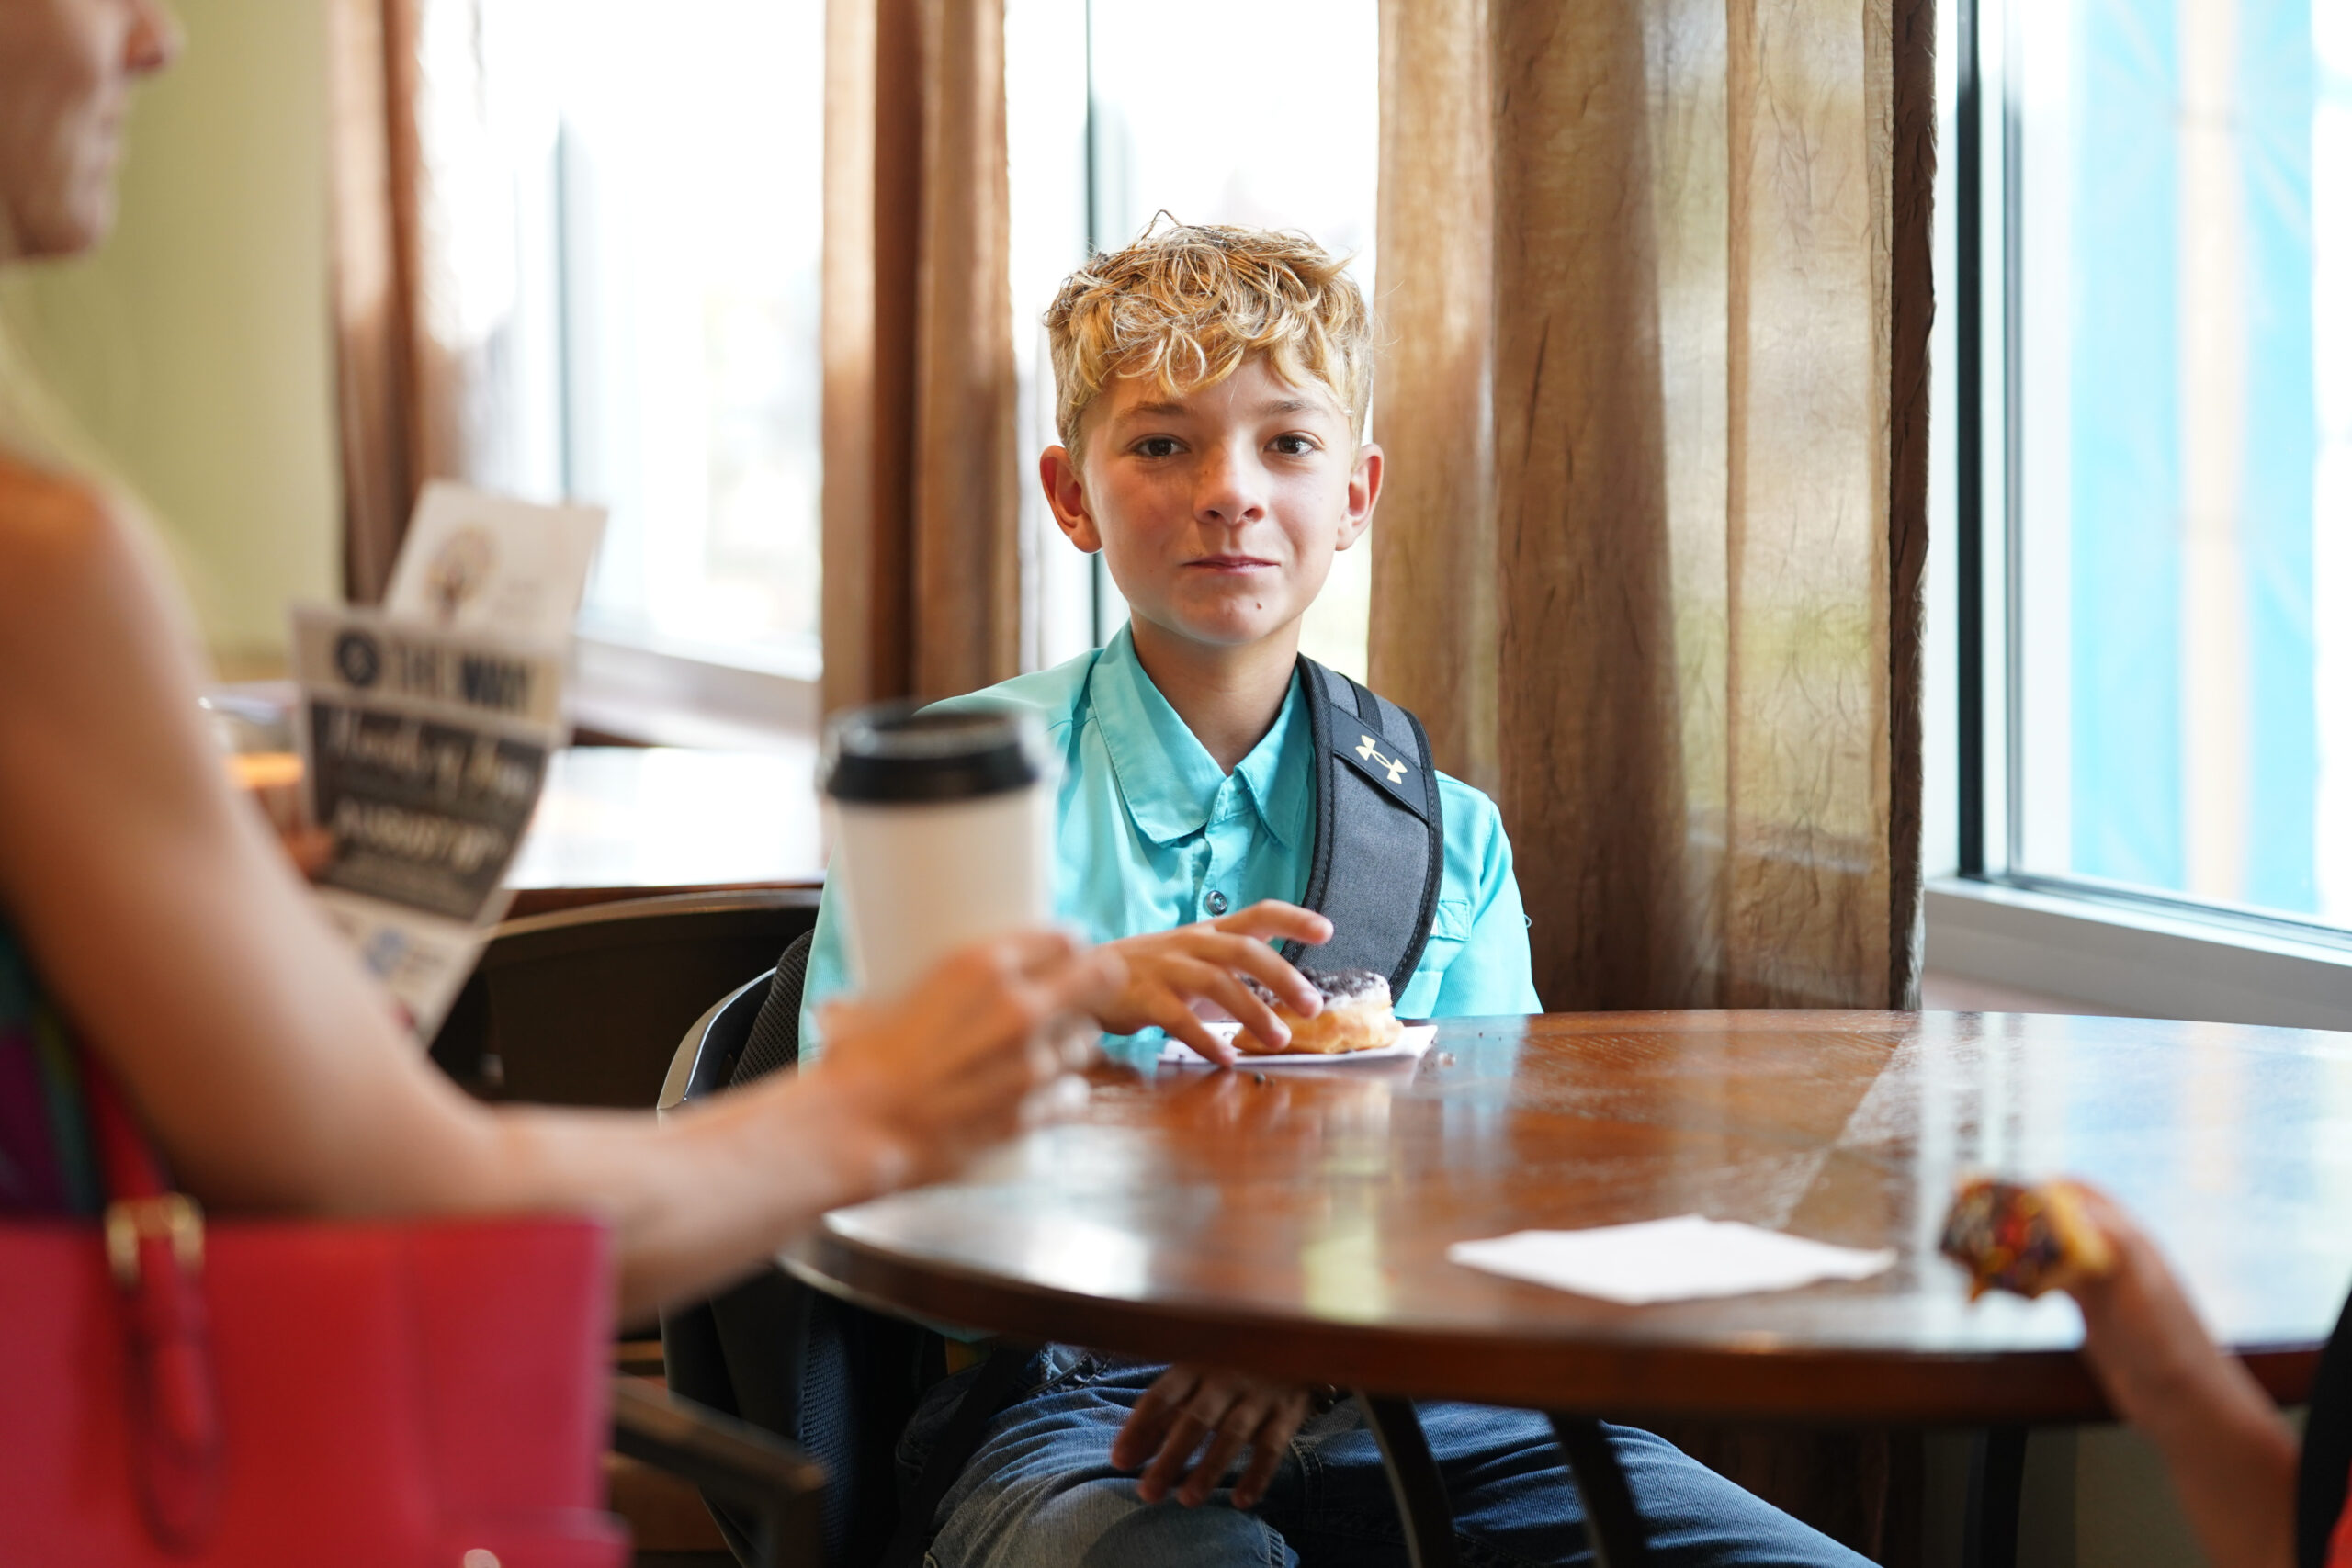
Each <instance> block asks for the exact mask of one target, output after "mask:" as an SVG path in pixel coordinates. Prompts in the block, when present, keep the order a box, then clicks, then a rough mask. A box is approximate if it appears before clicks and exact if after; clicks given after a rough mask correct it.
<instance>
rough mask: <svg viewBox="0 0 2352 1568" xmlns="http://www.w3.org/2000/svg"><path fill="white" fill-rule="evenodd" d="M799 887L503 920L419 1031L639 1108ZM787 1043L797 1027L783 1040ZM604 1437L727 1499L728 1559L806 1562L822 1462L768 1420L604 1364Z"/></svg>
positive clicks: (438, 1046) (501, 1095)
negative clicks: (610, 1373)
mask: <svg viewBox="0 0 2352 1568" xmlns="http://www.w3.org/2000/svg"><path fill="white" fill-rule="evenodd" d="M817 898H818V896H817V895H816V894H815V893H814V892H810V891H807V890H803V889H790V890H777V891H763V892H746V893H723V894H685V895H674V896H668V897H651V898H637V899H628V900H625V901H616V902H612V903H605V904H597V905H592V906H588V907H584V908H575V909H566V910H561V911H559V912H557V913H553V914H548V915H543V916H537V917H534V918H531V919H520V920H510V921H507V922H506V923H504V924H503V925H501V926H500V927H498V929H497V930H496V931H494V932H493V933H492V937H491V940H490V942H489V944H488V945H487V946H486V947H485V948H484V949H483V952H482V956H481V961H480V963H479V964H477V965H476V968H475V972H474V975H473V976H472V978H471V979H469V981H468V982H467V986H466V988H465V991H464V992H463V993H462V994H461V996H460V998H459V999H458V1004H457V1005H456V1006H455V1007H454V1008H452V1010H451V1011H450V1014H449V1016H448V1018H447V1020H446V1021H444V1023H443V1025H442V1027H441V1030H440V1032H439V1033H438V1034H437V1035H436V1036H435V1040H434V1043H433V1058H434V1060H435V1062H436V1063H438V1064H439V1065H440V1066H441V1067H442V1068H443V1070H445V1071H447V1072H448V1073H449V1075H450V1076H451V1077H454V1078H456V1079H457V1080H458V1082H459V1083H460V1084H461V1085H463V1086H465V1087H466V1088H467V1089H469V1091H471V1092H472V1093H474V1094H476V1095H478V1096H480V1097H481V1098H483V1099H486V1100H529V1101H534V1102H537V1103H542V1104H556V1105H583V1106H596V1105H605V1106H620V1107H625V1108H629V1109H638V1110H641V1109H643V1108H644V1107H646V1106H648V1105H650V1104H652V1103H653V1102H654V1100H656V1098H657V1097H658V1095H659V1093H660V1090H661V1087H662V1075H663V1073H664V1071H665V1069H666V1068H667V1066H668V1062H669V1056H670V1043H671V1042H672V1041H674V1040H675V1039H677V1037H678V1034H679V1032H680V1031H681V1030H682V1029H684V1027H685V1024H686V1021H688V1020H690V1019H692V1018H693V1017H694V1016H695V1013H696V1012H698V1011H699V1010H701V1009H702V1007H703V1004H704V1003H705V1002H706V1001H707V999H708V998H709V996H710V994H711V992H712V991H714V990H716V989H718V987H720V986H721V985H724V984H726V983H729V982H731V981H732V980H734V979H735V978H736V977H737V976H741V975H743V974H744V973H746V972H747V971H749V970H752V969H754V968H757V967H759V966H760V965H761V964H765V963H767V962H768V961H769V960H770V959H771V958H773V956H774V955H775V953H776V951H777V950H778V949H779V948H780V947H782V946H784V945H785V944H786V943H788V942H793V941H794V940H795V939H796V938H797V939H799V940H800V941H801V942H803V943H805V942H806V940H807V936H808V933H809V931H811V930H812V929H813V928H814V926H815V924H816V919H817ZM795 1043H796V1044H797V1031H796V1041H795ZM613 1425H614V1432H613V1448H614V1450H615V1451H616V1452H618V1453H620V1454H622V1455H624V1456H626V1457H628V1458H630V1459H634V1460H637V1461H640V1462H642V1463H645V1464H649V1465H651V1466H653V1467H654V1468H656V1469H659V1470H662V1471H665V1472H669V1473H671V1474H673V1475H676V1476H678V1477H680V1478H682V1479H683V1480H684V1481H685V1482H687V1483H689V1484H691V1485H693V1486H695V1487H696V1488H697V1489H698V1490H700V1492H701V1493H702V1495H703V1496H704V1497H705V1498H706V1499H707V1500H712V1501H714V1502H716V1503H717V1504H718V1505H720V1506H724V1507H725V1508H726V1509H727V1510H728V1517H729V1519H730V1520H731V1521H732V1523H731V1525H730V1527H729V1531H728V1544H729V1548H730V1549H731V1550H732V1551H734V1552H735V1553H736V1555H737V1556H738V1557H739V1558H740V1559H741V1561H743V1562H750V1563H756V1564H761V1565H763V1568H769V1565H781V1564H784V1563H786V1562H791V1563H809V1564H813V1563H815V1562H817V1561H818V1560H819V1553H820V1544H819V1540H820V1536H819V1523H820V1508H821V1506H822V1505H821V1499H822V1498H823V1496H824V1495H825V1490H824V1482H825V1472H824V1470H823V1468H822V1467H821V1466H820V1464H818V1463H817V1462H816V1461H813V1460H811V1459H810V1458H809V1456H808V1455H807V1454H805V1453H803V1452H801V1451H800V1450H797V1449H796V1448H794V1447H793V1446H792V1445H791V1444H789V1443H786V1442H784V1441H781V1440H779V1439H778V1438H777V1437H776V1436H775V1433H774V1432H773V1431H771V1430H763V1429H762V1428H761V1427H757V1426H754V1425H752V1424H751V1423H748V1422H745V1421H742V1420H740V1419H738V1418H736V1416H734V1414H733V1413H732V1412H731V1411H730V1410H715V1409H710V1408H707V1407H706V1406H705V1405H703V1404H697V1403H695V1402H694V1401H692V1400H690V1399H687V1398H683V1397H680V1395H679V1394H678V1393H675V1392H674V1391H673V1392H671V1393H663V1392H662V1390H660V1389H658V1388H655V1387H653V1386H652V1385H651V1384H650V1383H649V1382H646V1381H644V1380H643V1379H640V1378H636V1377H616V1379H615V1380H614V1401H613Z"/></svg>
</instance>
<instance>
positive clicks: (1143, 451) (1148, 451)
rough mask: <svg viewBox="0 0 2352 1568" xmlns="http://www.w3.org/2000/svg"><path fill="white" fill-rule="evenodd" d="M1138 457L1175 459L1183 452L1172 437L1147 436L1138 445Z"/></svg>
mask: <svg viewBox="0 0 2352 1568" xmlns="http://www.w3.org/2000/svg"><path fill="white" fill-rule="evenodd" d="M1135 449H1136V457H1174V456H1176V454H1177V453H1178V452H1179V451H1180V450H1182V448H1181V447H1179V446H1177V444H1176V438H1175V437H1174V436H1172V435H1147V436H1145V437H1144V438H1143V439H1142V440H1140V441H1138V442H1136V448H1135Z"/></svg>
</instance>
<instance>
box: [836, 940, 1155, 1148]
mask: <svg viewBox="0 0 2352 1568" xmlns="http://www.w3.org/2000/svg"><path fill="white" fill-rule="evenodd" d="M1124 978H1125V965H1124V964H1122V963H1121V962H1120V959H1119V956H1118V954H1117V953H1114V952H1113V951H1111V950H1110V949H1108V948H1103V947H1098V948H1094V949H1091V950H1090V951H1080V948H1079V945H1078V943H1077V942H1074V941H1073V940H1072V939H1071V938H1069V936H1066V935H1064V934H1063V933H1061V932H1059V931H1027V932H1023V933H1020V934H1018V935H1014V936H1006V937H999V938H996V939H994V940H992V941H989V942H979V943H977V944H975V945H973V946H970V947H967V948H965V949H964V950H962V951H961V952H959V953H955V954H954V955H952V956H951V957H949V958H948V959H947V960H946V961H945V962H944V963H943V964H940V965H939V967H938V968H936V969H934V970H933V971H932V973H931V974H930V975H929V976H925V977H924V979H923V980H922V983H921V984H920V985H918V986H916V987H915V988H914V989H913V990H912V991H911V992H910V993H909V994H908V995H907V996H905V997H903V998H899V1000H897V1001H894V1002H888V1003H882V1004H875V1003H867V1002H861V1001H838V1002H834V1003H832V1004H831V1006H829V1007H827V1008H826V1009H825V1010H824V1012H823V1025H824V1032H825V1054H824V1055H823V1056H822V1057H820V1058H819V1060H818V1061H817V1063H816V1065H815V1066H814V1067H813V1068H812V1069H811V1070H810V1072H809V1074H808V1075H807V1077H806V1080H805V1081H806V1083H807V1084H808V1086H809V1088H810V1089H814V1090H816V1091H818V1092H820V1093H822V1094H824V1095H826V1096H828V1097H829V1098H830V1100H831V1110H832V1111H833V1112H834V1113H835V1114H836V1115H837V1116H839V1117H840V1118H841V1122H840V1123H839V1126H838V1129H837V1130H838V1131H839V1133H840V1134H842V1135H843V1136H844V1137H845V1138H846V1139H847V1140H848V1141H849V1142H850V1143H851V1144H852V1145H855V1146H856V1147H857V1148H858V1149H859V1152H860V1153H861V1154H862V1156H863V1157H864V1158H865V1159H867V1160H870V1161H871V1162H872V1164H871V1167H870V1170H871V1176H870V1180H871V1182H872V1184H873V1190H875V1191H876V1192H882V1191H888V1190H891V1189H894V1188H898V1187H904V1186H910V1185H912V1184H915V1183H918V1182H923V1181H933V1180H936V1179H939V1178H941V1177H943V1176H946V1175H948V1174H950V1173H952V1172H953V1171H955V1170H956V1169H957V1168H960V1167H961V1166H962V1165H963V1163H964V1162H965V1161H966V1160H967V1159H968V1158H969V1157H971V1156H972V1155H974V1154H976V1153H978V1151H979V1150H980V1149H982V1148H984V1147H986V1146H987V1145H990V1144H993V1143H997V1142H999V1141H1001V1139H1003V1138H1005V1137H1007V1136H1009V1135H1010V1134H1012V1133H1013V1132H1014V1131H1015V1130H1017V1129H1018V1128H1019V1127H1020V1126H1021V1124H1022V1122H1023V1119H1024V1117H1025V1116H1027V1115H1030V1114H1032V1113H1034V1111H1035V1110H1036V1109H1037V1107H1038V1104H1039V1100H1040V1096H1041V1095H1042V1094H1043V1092H1044V1091H1045V1090H1046V1089H1048V1088H1049V1087H1050V1086H1052V1085H1053V1084H1054V1083H1055V1082H1056V1081H1057V1080H1058V1079H1060V1078H1061V1077H1063V1076H1064V1075H1066V1074H1068V1073H1069V1072H1070V1071H1071V1070H1072V1069H1074V1068H1076V1067H1079V1066H1082V1065H1084V1062H1085V1059H1086V1054H1087V1051H1088V1049H1089V1046H1090V1044H1091V1040H1092V1038H1093V1027H1092V1025H1091V1023H1090V1022H1089V1021H1088V1020H1089V1018H1090V1016H1091V1014H1094V1013H1096V1012H1099V1011H1100V1010H1102V1009H1103V1008H1104V1007H1105V1006H1106V1005H1108V1003H1109V1001H1110V999H1111V998H1112V997H1114V995H1115V994H1116V993H1117V991H1118V989H1119V987H1120V985H1121V982H1122V981H1123V980H1124Z"/></svg>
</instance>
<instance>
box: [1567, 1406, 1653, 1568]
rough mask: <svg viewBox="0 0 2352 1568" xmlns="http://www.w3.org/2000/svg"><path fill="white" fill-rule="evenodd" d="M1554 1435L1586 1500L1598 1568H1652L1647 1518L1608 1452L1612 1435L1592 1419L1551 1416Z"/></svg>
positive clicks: (1587, 1530)
mask: <svg viewBox="0 0 2352 1568" xmlns="http://www.w3.org/2000/svg"><path fill="white" fill-rule="evenodd" d="M1552 1431H1553V1434H1554V1435H1555V1437H1557V1438H1559V1439H1560V1452H1561V1453H1563V1454H1564V1455H1566V1457H1567V1461H1568V1473H1570V1474H1571V1475H1573V1476H1575V1477H1576V1479H1577V1496H1579V1497H1581V1498H1582V1499H1583V1500H1584V1529H1585V1536H1586V1539H1587V1540H1589V1541H1590V1542H1591V1543H1592V1562H1593V1568H1647V1565H1648V1562H1649V1560H1650V1549H1649V1541H1648V1540H1647V1538H1646V1537H1645V1535H1644V1534H1643V1532H1642V1516H1641V1514H1640V1512H1639V1511H1638V1510H1637V1509H1635V1508H1634V1493H1633V1489H1632V1488H1631V1487H1629V1486H1627V1485H1626V1484H1625V1472H1623V1470H1621V1469H1619V1468H1618V1465H1617V1455H1616V1454H1615V1452H1613V1451H1612V1450H1611V1449H1610V1447H1609V1435H1608V1434H1607V1433H1606V1432H1603V1431H1602V1430H1601V1429H1600V1422H1598V1421H1596V1420H1594V1419H1593V1418H1592V1417H1591V1416H1563V1415H1561V1414H1560V1413H1559V1412H1557V1411H1554V1412H1553V1413H1552Z"/></svg>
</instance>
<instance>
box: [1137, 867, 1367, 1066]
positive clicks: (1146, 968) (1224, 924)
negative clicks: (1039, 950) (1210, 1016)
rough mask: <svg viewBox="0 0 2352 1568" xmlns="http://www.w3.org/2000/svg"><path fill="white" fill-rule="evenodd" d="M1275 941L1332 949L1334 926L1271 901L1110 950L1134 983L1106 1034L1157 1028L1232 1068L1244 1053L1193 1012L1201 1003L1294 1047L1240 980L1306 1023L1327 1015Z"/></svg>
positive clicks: (1275, 1044) (1270, 1041)
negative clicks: (1280, 1001)
mask: <svg viewBox="0 0 2352 1568" xmlns="http://www.w3.org/2000/svg"><path fill="white" fill-rule="evenodd" d="M1270 937H1271V938H1276V939H1283V938H1287V939H1290V940H1293V941H1296V942H1310V943H1311V942H1329V941H1330V940H1331V922H1330V921H1329V920H1327V919H1324V918H1323V917H1322V916H1320V915H1318V914H1317V913H1316V912H1315V911H1314V910H1312V909H1302V908H1299V907H1298V906H1297V905H1295V904H1284V903H1282V902H1280V901H1279V900H1277V899H1273V898H1268V899H1264V900H1262V901H1261V902H1259V903H1256V904H1252V905H1250V907H1249V908H1246V909H1236V910H1235V911H1234V912H1233V913H1232V914H1229V915H1225V916H1221V917H1219V918H1218V919H1214V920H1203V921H1200V922H1199V923H1198V924H1196V925H1189V926H1178V927H1177V928H1176V929H1175V930H1174V931H1156V932H1154V933H1153V934H1151V935H1149V936H1131V937H1127V938H1125V939H1123V940H1121V941H1118V942H1105V943H1103V945H1104V946H1105V947H1108V948H1110V949H1111V950H1112V951H1113V952H1114V953H1117V954H1118V955H1119V956H1120V957H1121V958H1123V959H1125V961H1126V965H1127V983H1126V985H1125V987H1122V988H1121V990H1120V992H1119V994H1118V996H1117V998H1115V999H1114V1001H1113V1002H1112V1004H1111V1005H1110V1006H1109V1007H1108V1008H1106V1009H1104V1010H1103V1012H1102V1014H1101V1015H1100V1016H1101V1019H1102V1022H1103V1028H1104V1029H1106V1030H1108V1031H1109V1032H1112V1033H1113V1034H1133V1033H1134V1032H1136V1031H1137V1030H1139V1029H1149V1028H1152V1027H1154V1026H1157V1027H1159V1028H1160V1029H1164V1030H1166V1031H1167V1032H1168V1033H1169V1034H1170V1037H1171V1038H1174V1039H1177V1040H1182V1042H1183V1043H1185V1044H1187V1045H1190V1046H1191V1047H1192V1048H1193V1050H1195V1051H1198V1052H1199V1053H1200V1054H1201V1055H1204V1056H1206V1057H1207V1058H1208V1059H1209V1060H1210V1061H1212V1062H1215V1063H1216V1064H1217V1065H1218V1066H1224V1067H1229V1066H1232V1065H1233V1064H1234V1063H1235V1062H1236V1061H1237V1060H1238V1059H1239V1057H1240V1053H1239V1052H1238V1051H1236V1050H1235V1049H1234V1048H1233V1047H1232V1046H1230V1045H1227V1043H1225V1042H1224V1041H1222V1040H1219V1039H1218V1038H1217V1037H1216V1035H1214V1034H1212V1033H1210V1032H1208V1030H1207V1029H1206V1028H1205V1027H1204V1026H1203V1024H1202V1022H1201V1020H1200V1016H1199V1015H1198V1014H1197V1013H1195V1012H1194V1011H1193V1003H1195V1002H1208V1003H1211V1004H1213V1005H1215V1006H1216V1007H1219V1008H1222V1009H1224V1010H1225V1011H1226V1013H1227V1015H1228V1016H1230V1017H1232V1018H1234V1019H1237V1020H1238V1021H1240V1024H1241V1027H1242V1028H1244V1029H1246V1030H1248V1031H1249V1032H1250V1033H1252V1034H1254V1035H1256V1036H1257V1037H1258V1038H1259V1039H1261V1040H1262V1041H1264V1042H1265V1043H1266V1044H1267V1045H1268V1046H1269V1047H1271V1048H1272V1049H1273V1050H1276V1051H1279V1050H1281V1049H1282V1048H1283V1046H1285V1045H1287V1044H1289V1043H1290V1031H1289V1030H1287V1029H1285V1028H1284V1027H1283V1025H1282V1023H1281V1022H1280V1021H1278V1020H1276V1019H1275V1017H1274V1010H1273V1009H1272V1008H1270V1007H1268V1006H1267V1005H1266V1004H1265V1003H1264V1002H1263V1001H1261V1000H1260V999H1259V998H1257V997H1256V996H1255V995H1254V994H1252V993H1251V991H1250V987H1247V986H1245V985H1243V984H1242V983H1241V978H1240V977H1241V976H1244V975H1247V976H1250V977H1251V978H1253V979H1255V980H1257V981H1258V982H1259V983H1260V984H1261V985H1262V986H1264V987H1266V988H1267V989H1268V990H1270V991H1272V992H1273V993H1274V995H1276V996H1277V997H1280V998H1282V999H1283V1000H1284V1001H1285V1002H1288V1003H1289V1004H1290V1006H1291V1009H1292V1010H1293V1011H1295V1012H1296V1013H1297V1014H1298V1015H1299V1016H1300V1017H1302V1018H1312V1017H1314V1016H1315V1015H1316V1014H1317V1012H1319V1011H1321V1010H1322V1007H1323V998H1322V995H1321V993H1319V992H1318V991H1317V990H1316V988H1315V987H1313V986H1310V985H1308V984H1307V983H1306V980H1305V979H1303V978H1302V977H1301V976H1300V975H1299V973H1298V971H1297V970H1295V969H1294V968H1292V967H1291V966H1290V965H1289V964H1285V963H1284V962H1283V957H1282V954H1280V953H1276V952H1275V951H1274V950H1273V949H1272V948H1271V947H1269V946H1267V945H1266V939H1267V938H1270Z"/></svg>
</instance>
